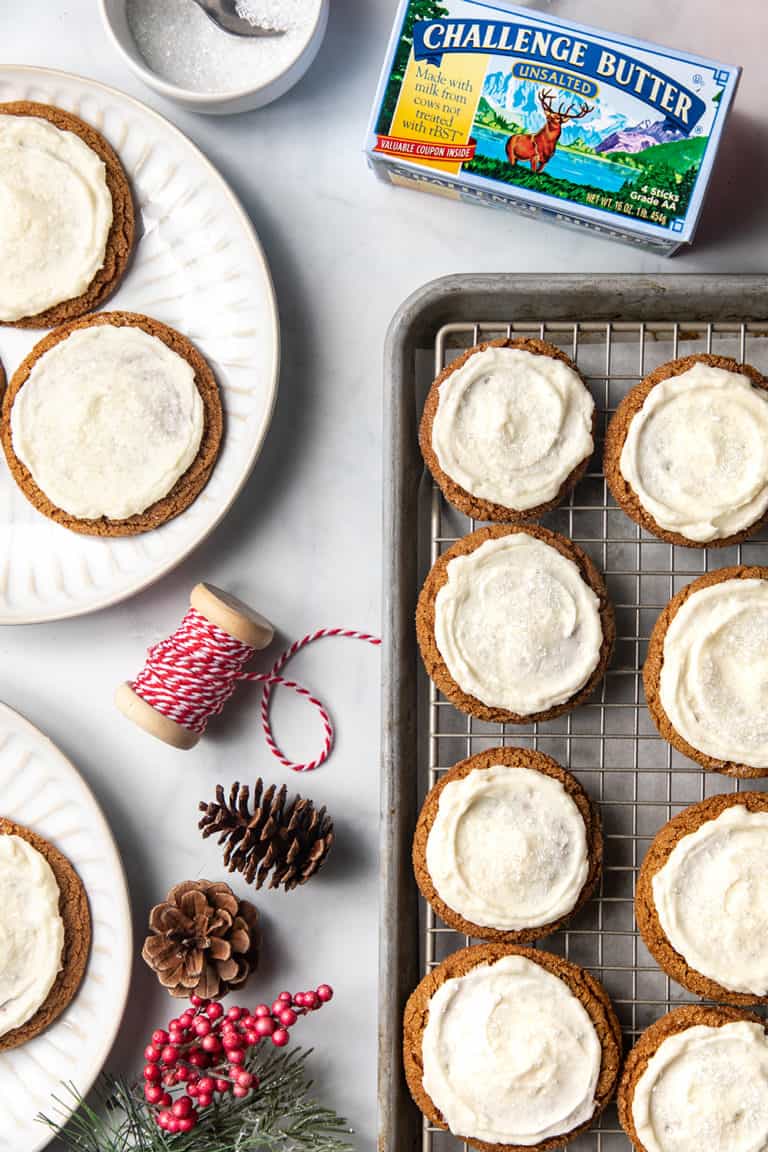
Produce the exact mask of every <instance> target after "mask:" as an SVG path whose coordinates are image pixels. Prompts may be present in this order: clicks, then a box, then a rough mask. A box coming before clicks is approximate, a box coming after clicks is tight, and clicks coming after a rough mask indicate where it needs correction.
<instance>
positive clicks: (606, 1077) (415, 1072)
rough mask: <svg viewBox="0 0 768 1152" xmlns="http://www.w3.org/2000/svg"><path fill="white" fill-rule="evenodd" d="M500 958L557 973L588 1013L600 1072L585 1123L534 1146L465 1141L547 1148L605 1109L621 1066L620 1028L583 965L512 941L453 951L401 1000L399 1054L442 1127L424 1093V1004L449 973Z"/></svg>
mask: <svg viewBox="0 0 768 1152" xmlns="http://www.w3.org/2000/svg"><path fill="white" fill-rule="evenodd" d="M504 956H523V957H525V958H526V959H528V960H530V961H532V962H533V963H534V964H538V965H539V966H540V967H542V968H544V969H545V971H547V972H550V973H552V975H554V976H557V977H559V978H560V979H561V980H562V981H563V983H565V984H566V985H567V986H568V988H569V989H570V990H571V992H573V994H574V995H575V996H577V997H578V999H579V1000H580V1001H581V1003H582V1004H583V1005H584V1007H585V1009H586V1010H587V1012H588V1013H589V1017H590V1019H591V1020H592V1023H593V1024H594V1027H595V1030H596V1032H597V1034H598V1037H599V1039H600V1043H601V1046H602V1061H601V1065H600V1076H599V1078H598V1082H597V1087H596V1090H595V1110H594V1112H593V1114H592V1116H591V1117H590V1119H589V1120H587V1121H586V1122H585V1123H584V1124H581V1125H579V1126H578V1127H577V1128H574V1129H572V1130H571V1131H570V1132H565V1133H563V1134H562V1135H561V1136H553V1137H551V1138H549V1139H547V1140H543V1141H541V1142H540V1143H539V1144H534V1145H526V1146H525V1149H524V1148H523V1146H520V1145H515V1144H489V1143H487V1142H485V1141H482V1140H473V1139H467V1143H468V1144H469V1145H470V1146H471V1147H472V1148H477V1149H478V1152H550V1150H551V1149H554V1148H560V1147H562V1145H563V1144H565V1143H567V1142H568V1141H569V1140H572V1139H573V1138H574V1137H575V1136H577V1135H578V1134H579V1133H580V1132H584V1131H586V1130H587V1129H588V1128H590V1127H591V1125H592V1124H593V1123H594V1121H595V1120H596V1119H597V1118H598V1116H599V1115H600V1114H601V1113H602V1112H603V1111H604V1109H605V1108H606V1106H607V1105H608V1103H609V1102H610V1100H611V1097H612V1096H613V1093H614V1090H615V1087H616V1083H617V1080H618V1077H619V1072H620V1069H621V1051H622V1048H621V1043H622V1042H621V1028H620V1026H619V1022H618V1020H617V1018H616V1014H615V1012H614V1010H613V1006H612V1004H611V1001H610V999H609V997H608V993H607V992H606V991H605V988H603V986H602V984H600V983H599V982H598V981H597V980H595V978H594V977H593V976H591V975H590V974H589V972H587V971H586V970H585V969H584V968H580V967H579V966H578V965H577V964H574V963H572V962H571V961H570V960H565V959H564V958H563V957H562V956H555V955H553V954H552V953H551V952H544V951H540V950H539V949H535V948H520V947H516V946H514V945H511V944H476V945H473V946H472V947H470V948H463V949H461V950H460V951H459V952H454V953H453V954H452V955H451V956H449V957H448V958H447V959H446V960H443V961H442V963H441V964H438V965H437V966H436V967H435V968H433V969H432V971H431V972H429V973H428V974H427V975H426V976H425V977H424V978H423V979H422V980H421V982H420V983H419V984H418V985H417V987H416V988H415V989H414V991H413V992H412V993H411V996H410V997H409V999H408V1003H407V1004H406V1008H405V1014H404V1018H403V1058H404V1065H405V1078H406V1081H407V1083H408V1088H409V1090H410V1093H411V1096H412V1097H413V1100H414V1102H415V1104H416V1105H417V1107H418V1108H419V1109H420V1110H421V1112H422V1113H423V1114H424V1115H425V1116H426V1117H427V1119H428V1120H429V1121H430V1123H432V1124H434V1125H436V1126H437V1127H438V1128H442V1129H444V1130H447V1124H446V1122H445V1120H444V1119H443V1116H442V1114H441V1113H440V1112H439V1111H438V1109H437V1107H436V1106H435V1104H434V1103H433V1101H432V1100H431V1098H430V1097H429V1096H428V1095H427V1093H426V1091H425V1090H424V1085H423V1082H422V1074H423V1063H422V1040H423V1035H424V1029H425V1028H426V1026H427V1021H428V1019H429V1002H430V1000H431V998H432V996H434V994H435V992H436V991H437V989H438V988H439V987H440V985H441V984H442V983H443V982H444V981H445V980H449V979H453V978H454V977H458V976H463V975H465V974H466V973H467V972H469V971H471V970H472V969H473V968H476V967H477V966H478V965H479V964H495V963H496V961H497V960H500V959H501V958H502V957H504Z"/></svg>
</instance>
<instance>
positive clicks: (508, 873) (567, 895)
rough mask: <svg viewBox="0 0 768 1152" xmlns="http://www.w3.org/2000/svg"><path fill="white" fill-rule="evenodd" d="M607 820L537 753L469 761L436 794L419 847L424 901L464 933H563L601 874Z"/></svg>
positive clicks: (529, 936)
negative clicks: (603, 822)
mask: <svg viewBox="0 0 768 1152" xmlns="http://www.w3.org/2000/svg"><path fill="white" fill-rule="evenodd" d="M602 857H603V838H602V834H601V831H600V821H599V818H598V816H597V813H596V811H595V809H594V808H593V807H592V804H591V803H590V800H589V797H588V796H587V794H586V792H585V791H584V789H583V788H582V787H581V785H580V784H579V782H578V780H577V779H576V778H575V777H574V776H572V775H571V773H570V772H566V770H565V769H564V768H561V767H560V765H559V764H558V763H557V762H556V761H555V760H553V759H552V758H551V757H550V756H545V755H544V754H543V753H542V752H534V751H533V750H532V749H529V748H492V749H490V750H489V751H486V752H478V753H477V755H475V756H470V757H469V759H468V760H462V762H461V763H460V764H456V765H455V766H454V767H453V768H451V769H450V770H449V771H448V772H446V773H445V774H444V775H443V776H442V777H441V778H440V780H439V781H438V783H437V784H436V785H435V786H434V788H432V790H431V791H430V792H429V794H428V796H427V798H426V800H425V801H424V806H423V807H422V810H421V814H420V816H419V820H418V823H417V825H416V834H415V836H414V841H413V867H414V872H415V874H416V880H417V882H418V885H419V888H420V889H421V892H422V894H423V896H424V898H425V899H426V900H427V901H428V902H429V903H430V904H431V905H432V907H433V908H434V910H435V912H436V913H437V915H438V916H439V917H440V918H441V919H442V920H443V921H445V923H446V924H448V925H449V926H450V927H451V928H454V929H455V930H456V931H457V932H463V933H465V935H467V936H474V937H477V938H479V939H482V940H500V941H505V942H507V943H516V944H528V943H531V942H532V941H534V940H538V939H539V938H540V937H542V936H548V935H549V934H550V933H551V932H554V931H556V930H557V929H558V928H560V927H561V926H562V924H563V923H564V922H565V921H566V920H567V919H568V918H569V917H570V916H571V915H573V913H574V912H575V911H576V910H577V909H578V908H580V907H581V906H582V905H583V904H584V903H585V902H586V901H587V900H588V899H589V897H590V896H591V894H592V892H593V891H594V888H595V885H596V883H597V881H598V879H599V876H600V868H601V865H602Z"/></svg>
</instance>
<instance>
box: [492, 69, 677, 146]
mask: <svg viewBox="0 0 768 1152" xmlns="http://www.w3.org/2000/svg"><path fill="white" fill-rule="evenodd" d="M537 90H538V86H537V85H535V84H529V83H526V82H525V81H523V82H522V83H521V82H520V80H518V79H517V77H515V76H513V75H512V74H511V73H510V72H491V73H490V74H489V75H488V76H486V78H485V84H484V86H483V96H484V97H485V99H486V101H487V102H488V103H489V104H490V105H491V106H492V108H494V109H495V110H496V111H497V112H499V113H500V116H501V118H504V119H510V120H512V121H514V122H516V123H519V124H520V125H521V129H520V130H521V131H523V132H532V131H534V132H535V131H536V129H537V128H538V127H540V126H541V105H540V103H539V100H538V98H537V95H536V93H537ZM682 136H683V134H682V132H680V131H679V130H678V129H677V128H674V127H671V126H670V125H669V124H668V123H667V121H665V120H655V121H652V120H641V121H640V122H639V123H638V124H631V123H630V122H629V120H628V118H627V117H626V116H624V115H623V114H622V113H621V112H617V111H615V110H612V111H607V110H605V109H603V107H602V106H601V103H600V101H599V100H598V101H597V104H596V107H595V109H594V111H593V112H591V113H590V116H589V119H588V120H587V121H586V122H584V121H580V122H578V123H574V124H565V125H563V131H562V136H561V143H562V144H563V145H564V146H565V147H569V146H571V147H572V146H574V145H575V146H576V147H580V146H584V145H586V146H587V147H588V148H589V149H591V150H592V151H594V152H597V153H598V154H599V153H605V152H642V151H643V149H644V148H651V147H653V145H655V144H668V143H670V142H671V141H673V140H680V139H682Z"/></svg>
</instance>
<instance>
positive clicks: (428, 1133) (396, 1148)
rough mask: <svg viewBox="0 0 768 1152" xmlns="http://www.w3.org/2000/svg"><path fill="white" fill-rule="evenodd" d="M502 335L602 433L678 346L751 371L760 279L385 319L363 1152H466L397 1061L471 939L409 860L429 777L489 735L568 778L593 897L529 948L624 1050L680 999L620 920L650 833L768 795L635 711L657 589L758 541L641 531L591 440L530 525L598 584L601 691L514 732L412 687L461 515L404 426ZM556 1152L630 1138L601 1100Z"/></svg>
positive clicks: (559, 292) (502, 278) (605, 285)
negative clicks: (546, 960)
mask: <svg viewBox="0 0 768 1152" xmlns="http://www.w3.org/2000/svg"><path fill="white" fill-rule="evenodd" d="M506 335H521V336H539V337H542V338H544V339H547V340H549V341H550V342H551V343H553V344H556V345H558V346H559V347H561V348H562V349H563V350H564V351H565V352H567V353H568V354H569V355H570V356H572V357H573V358H574V359H575V360H576V362H577V364H578V366H579V369H580V370H581V372H582V374H583V375H584V376H585V378H586V380H587V383H588V385H589V387H590V389H591V391H592V393H593V395H594V397H595V400H596V403H597V406H598V409H599V413H600V429H601V432H602V431H603V430H604V428H605V424H606V422H607V420H608V418H609V417H610V414H611V412H612V411H613V410H614V409H615V407H616V405H617V403H618V401H619V400H620V399H621V397H622V396H623V395H624V393H625V392H626V391H627V390H628V389H629V388H630V387H631V386H632V385H633V384H635V383H637V382H638V380H640V379H641V378H642V377H643V376H644V375H645V374H646V373H647V372H649V371H651V369H652V368H653V367H655V366H656V365H658V364H661V363H664V362H665V361H666V360H670V359H672V358H673V357H675V356H678V355H680V356H682V355H686V354H690V353H693V352H701V351H709V350H712V351H714V352H718V353H721V354H723V355H728V356H733V357H735V358H736V359H738V360H746V361H747V362H749V363H752V364H754V365H755V366H756V367H757V368H759V369H761V370H762V371H763V372H764V373H766V374H767V375H768V277H763V276H737V275H733V276H722V275H718V276H712V277H709V276H699V275H670V276H659V277H649V276H547V277H543V276H538V275H514V276H513V275H485V276H452V277H447V278H445V279H442V280H437V281H434V282H433V283H431V284H428V285H426V286H425V287H424V288H421V289H420V290H419V291H418V292H416V293H415V294H414V295H413V296H411V297H410V299H408V300H407V301H406V302H405V303H404V304H403V306H402V307H401V308H400V310H399V311H398V313H397V315H396V316H395V318H394V320H393V322H392V325H391V327H390V330H389V334H388V338H387V345H386V354H385V371H384V389H385V436H384V461H385V463H384V494H385V495H384V500H385V505H384V609H385V610H384V631H385V648H384V678H383V693H384V696H383V737H382V751H383V773H382V825H381V828H382V833H381V868H382V911H381V948H380V1024H379V1149H380V1152H412V1150H415V1149H417V1148H420V1149H422V1152H458V1150H459V1149H461V1148H463V1147H465V1145H464V1144H463V1142H462V1141H461V1140H458V1139H456V1138H455V1137H453V1136H451V1135H449V1134H447V1133H443V1132H441V1131H437V1130H434V1129H431V1128H430V1126H429V1125H428V1124H426V1122H424V1121H423V1120H422V1117H421V1115H420V1113H419V1112H418V1110H417V1109H416V1108H415V1106H414V1105H413V1104H412V1102H411V1100H410V1096H409V1094H408V1090H407V1087H406V1085H405V1081H404V1077H403V1073H402V1061H401V1052H400V1048H401V1019H402V1011H403V1006H404V1004H405V1000H406V999H407V997H408V995H409V993H410V991H411V990H412V988H413V987H414V986H415V985H416V983H417V982H418V980H419V979H420V978H421V976H422V975H423V973H424V972H425V971H426V970H427V969H428V968H429V966H430V965H432V964H433V963H437V962H439V960H440V959H442V958H443V957H444V956H446V955H448V954H449V953H450V952H452V951H454V950H455V949H457V948H461V947H463V946H464V945H465V944H467V943H469V942H470V941H468V940H467V939H466V938H465V937H463V936H460V935H459V934H457V933H455V932H453V931H452V930H450V929H448V928H447V927H446V926H445V925H443V924H442V923H441V922H440V921H439V920H438V919H437V918H436V917H435V916H434V915H433V913H432V912H431V910H429V909H427V908H426V907H425V905H424V902H423V901H422V900H421V899H420V898H419V897H418V893H417V889H416V885H415V882H414V880H413V875H412V870H411V863H410V846H411V837H412V834H413V829H414V826H415V821H416V816H417V814H418V809H419V806H420V803H421V800H422V799H423V797H424V795H425V793H426V791H427V789H428V788H429V787H430V786H431V784H432V783H434V781H435V780H436V779H437V778H438V776H439V774H440V772H441V771H444V770H445V769H446V768H449V767H450V766H451V765H452V764H454V763H455V762H456V761H457V760H460V759H463V758H464V757H465V756H468V755H471V754H472V753H474V752H478V751H481V750H482V749H484V748H491V747H494V746H497V745H499V744H507V745H524V746H528V747H533V748H539V749H541V750H542V751H543V752H547V753H549V754H550V755H551V756H554V757H555V759H556V760H558V761H559V762H560V763H561V764H563V765H564V766H566V767H567V768H569V769H570V770H571V771H572V772H574V774H575V775H576V776H577V777H578V778H579V779H580V780H581V782H582V784H583V785H584V786H585V788H586V789H587V791H588V792H589V794H590V795H591V796H592V798H593V799H594V800H595V801H596V802H597V803H598V806H599V808H600V813H601V817H602V821H603V830H604V834H605V866H604V874H603V879H602V883H601V886H600V889H599V891H598V893H597V895H596V896H595V897H594V898H593V899H592V900H591V901H590V902H589V903H588V904H587V906H586V907H585V908H584V909H583V910H582V911H581V912H580V913H579V914H578V915H577V916H576V917H575V918H574V920H573V921H572V922H571V924H570V925H569V927H568V928H567V929H566V930H563V931H561V932H558V933H556V934H554V935H553V936H550V937H548V938H547V939H546V940H545V941H543V942H542V945H541V946H543V947H544V948H546V949H547V950H549V951H552V952H557V953H560V954H562V955H565V956H569V957H570V958H571V959H572V960H574V961H576V962H577V963H579V964H582V965H584V966H585V967H587V968H588V969H589V970H590V971H591V972H593V973H594V974H595V975H596V976H597V978H598V979H600V980H601V981H602V982H603V984H604V985H605V987H606V988H607V990H608V992H609V994H610V996H611V998H612V1000H613V1003H614V1005H615V1007H616V1011H617V1014H618V1016H619V1019H620V1021H621V1024H622V1028H623V1030H624V1037H625V1044H626V1046H627V1047H629V1046H630V1045H631V1044H632V1043H633V1042H634V1039H635V1038H636V1036H637V1035H638V1034H639V1033H640V1032H641V1031H642V1030H643V1029H644V1028H645V1027H647V1026H648V1025H649V1024H650V1023H651V1022H652V1021H653V1020H655V1019H657V1018H658V1017H659V1016H661V1015H662V1014H663V1013H664V1012H666V1011H667V1010H668V1009H669V1008H670V1007H672V1006H674V1005H675V1004H678V1003H683V1002H686V1001H689V1000H691V999H694V998H693V997H690V996H689V995H688V993H686V992H684V991H683V989H681V988H679V987H678V986H677V985H676V984H675V983H674V982H673V981H670V979H669V978H668V977H667V976H665V975H664V973H662V972H661V971H660V970H659V969H658V967H657V966H656V964H655V963H654V961H653V960H652V958H651V957H650V955H649V954H648V952H647V951H646V949H645V947H644V945H643V943H642V941H641V940H640V939H639V937H638V935H637V932H636V929H635V923H634V915H633V894H634V880H635V875H636V872H637V868H638V865H639V864H640V862H641V861H642V858H643V855H644V853H645V850H646V848H647V846H648V843H649V841H650V839H651V838H652V837H653V835H654V834H655V832H656V831H657V830H658V828H660V827H661V825H662V824H664V823H665V822H666V821H667V820H668V819H669V818H670V817H671V816H672V815H674V814H675V813H676V812H678V811H680V809H681V808H683V807H685V806H686V805H687V804H690V803H692V802H694V801H696V800H699V799H701V798H703V797H704V796H709V795H713V794H715V793H718V792H727V791H732V790H734V789H737V788H739V787H745V786H747V787H749V788H752V789H754V788H758V789H766V788H768V781H759V780H758V781H748V782H747V781H745V782H737V781H732V780H730V779H729V778H727V777H725V776H718V775H715V774H707V773H704V772H703V771H701V770H700V769H699V768H698V766H697V765H695V764H693V763H692V762H691V761H688V760H686V759H684V758H683V757H682V756H680V755H678V753H676V752H674V751H673V750H672V749H671V748H670V747H669V746H668V745H667V744H666V743H665V742H664V741H663V740H661V738H660V737H659V736H658V734H657V732H656V729H655V727H654V725H653V722H652V721H651V719H650V717H649V715H648V712H647V709H646V707H645V702H644V696H643V689H642V680H641V669H642V664H643V659H644V656H645V650H646V645H647V639H648V636H649V634H650V630H651V628H652V626H653V623H654V621H655V619H656V616H657V615H658V613H659V611H660V610H661V609H662V608H663V607H664V605H665V604H666V602H667V601H668V599H669V598H670V596H672V595H673V593H675V592H677V591H678V590H679V589H680V588H682V587H684V586H685V585H686V584H687V583H689V582H690V581H691V580H693V579H695V578H696V577H697V576H699V575H701V574H702V573H703V572H705V571H710V570H714V569H716V568H721V567H725V566H727V565H730V564H737V563H741V562H744V563H762V564H767V563H768V536H766V535H765V534H761V535H760V536H758V537H756V538H755V539H754V540H752V541H749V542H747V543H744V544H742V545H739V546H737V547H733V548H726V549H722V548H718V549H713V548H708V549H701V550H700V549H686V548H678V547H674V546H672V545H669V544H665V543H663V542H661V541H659V540H657V539H656V538H655V537H653V536H651V535H649V534H648V533H646V532H644V531H642V530H641V529H640V528H639V527H637V526H636V525H635V524H634V523H633V522H632V521H630V520H629V519H628V518H627V517H626V516H625V515H624V514H623V513H622V512H621V511H620V510H619V509H618V508H617V507H616V505H615V504H614V502H613V500H612V498H611V497H610V494H609V493H608V492H607V489H606V485H605V480H604V477H603V473H602V467H601V461H602V444H601V443H599V444H598V446H597V450H596V452H595V456H594V459H593V462H592V464H591V466H590V470H589V471H588V473H587V475H586V476H585V478H584V479H583V480H582V482H581V483H580V484H579V485H578V486H577V488H576V490H575V492H574V493H573V494H572V496H571V499H570V501H569V502H568V503H567V504H565V505H564V506H562V507H561V508H559V509H557V510H556V511H555V512H553V513H551V514H550V515H548V516H547V517H546V518H545V519H544V521H543V523H545V524H547V525H548V526H549V527H551V528H553V529H555V530H556V531H559V532H562V533H564V534H566V535H568V536H570V537H571V538H572V539H573V540H575V541H576V542H577V543H579V544H581V545H582V547H584V548H585V549H586V551H587V552H589V554H590V555H591V556H592V558H593V559H594V560H595V562H596V563H597V565H598V566H599V568H600V569H601V571H602V572H603V573H604V574H605V576H606V580H607V584H608V589H609V593H610V595H611V598H612V600H613V603H614V606H615V608H616V620H617V643H616V651H615V654H614V657H613V661H612V663H611V666H610V668H609V670H608V673H607V675H606V677H605V680H604V682H603V684H602V685H601V687H600V688H599V689H598V691H597V692H596V693H595V695H594V696H593V698H592V699H591V700H590V701H589V702H588V703H587V704H586V705H584V706H582V707H581V708H579V709H577V710H576V711H575V712H573V713H571V714H570V715H568V716H564V717H561V718H560V719H558V720H554V721H550V722H547V723H544V724H538V725H530V726H524V727H520V726H516V725H506V726H502V725H493V724H484V723H482V722H480V721H477V720H473V719H471V718H468V717H465V716H463V715H462V714H460V713H459V712H457V711H456V710H455V709H454V708H453V707H452V706H451V705H450V704H449V703H448V702H447V701H445V700H444V699H443V698H442V697H441V695H440V694H439V693H438V692H437V691H436V690H435V689H434V687H433V686H432V685H431V684H429V682H428V680H427V678H426V675H425V673H424V672H423V669H422V667H421V664H420V660H419V657H418V652H417V647H416V637H415V628H414V611H415V606H416V598H417V595H418V591H419V588H420V586H421V582H422V581H423V578H424V576H425V574H426V572H427V570H428V568H429V565H430V564H431V562H432V561H433V560H434V559H435V558H436V556H437V555H439V554H440V553H441V552H442V551H444V550H445V549H446V548H448V547H449V546H450V544H451V543H452V542H453V540H455V539H456V538H458V537H460V536H463V535H465V534H466V533H467V532H469V531H471V530H472V528H473V527H474V526H475V525H474V522H472V521H470V520H468V519H467V518H466V517H464V516H462V515H461V514H460V513H457V512H455V511H454V510H453V509H451V508H450V507H449V506H448V505H447V504H446V503H445V501H444V500H443V499H442V497H441V496H440V494H439V492H438V490H437V489H436V488H435V486H434V485H433V484H432V481H431V479H430V478H429V477H428V476H427V475H425V470H424V466H423V463H422V460H421V456H420V453H419V449H418V441H417V431H418V421H419V417H420V414H421V409H422V405H423V401H424V397H425V396H426V392H427V389H428V387H429V384H430V383H431V381H432V379H433V378H434V376H435V375H436V373H437V372H439V371H440V369H441V368H442V367H443V366H444V365H445V364H447V363H448V362H449V361H450V360H451V359H452V358H453V357H454V356H455V355H457V354H458V353H459V352H460V351H461V350H462V349H464V348H466V347H469V346H471V345H472V344H475V343H477V342H478V340H481V339H490V338H493V337H496V336H506ZM570 1147H571V1148H573V1149H574V1152H627V1150H628V1149H629V1148H630V1144H629V1141H628V1140H627V1139H626V1137H625V1136H624V1134H623V1133H622V1132H621V1130H620V1128H619V1126H618V1122H617V1119H616V1113H615V1109H614V1108H613V1107H611V1108H609V1109H608V1111H607V1112H606V1113H605V1115H604V1116H603V1117H602V1119H601V1120H600V1121H599V1122H598V1123H597V1124H596V1126H595V1127H594V1128H593V1129H592V1130H591V1131H590V1132H588V1133H586V1134H585V1135H583V1136H581V1137H579V1138H578V1139H577V1140H576V1141H574V1142H573V1144H572V1145H570Z"/></svg>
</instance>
